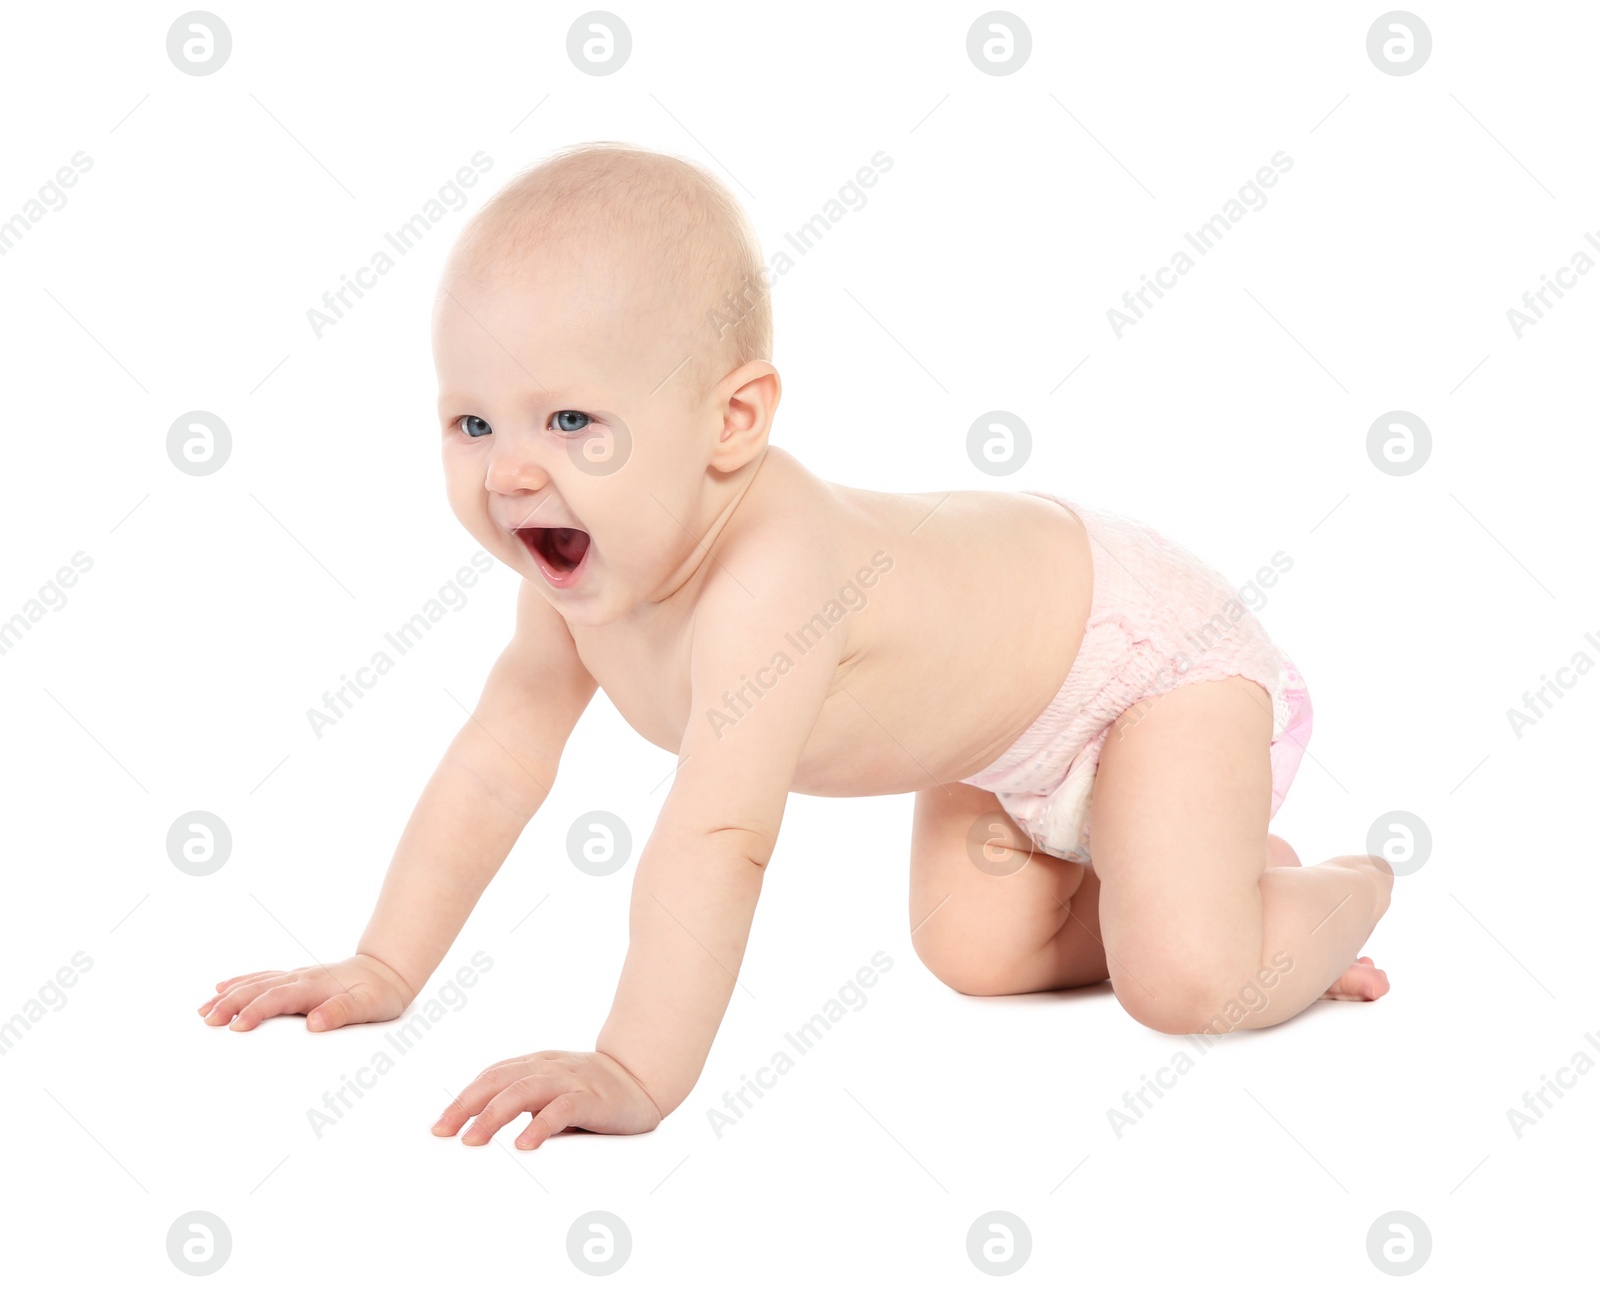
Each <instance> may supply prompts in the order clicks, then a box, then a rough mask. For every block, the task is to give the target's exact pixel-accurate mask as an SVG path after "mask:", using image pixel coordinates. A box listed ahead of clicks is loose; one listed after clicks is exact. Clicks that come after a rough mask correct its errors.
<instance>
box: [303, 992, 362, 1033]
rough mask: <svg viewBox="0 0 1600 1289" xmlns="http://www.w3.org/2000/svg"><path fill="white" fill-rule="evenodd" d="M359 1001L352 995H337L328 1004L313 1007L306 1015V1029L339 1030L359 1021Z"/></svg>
mask: <svg viewBox="0 0 1600 1289" xmlns="http://www.w3.org/2000/svg"><path fill="white" fill-rule="evenodd" d="M357 1010H358V1008H357V999H356V996H355V995H354V994H352V993H342V994H335V995H334V996H333V997H332V998H330V999H328V1001H327V1002H325V1003H321V1004H319V1005H318V1006H316V1007H313V1008H312V1009H311V1010H310V1012H308V1013H307V1014H306V1028H307V1029H311V1030H323V1029H338V1028H339V1027H340V1026H342V1025H348V1024H349V1023H350V1022H351V1021H353V1020H355V1019H357V1016H356V1012H357Z"/></svg>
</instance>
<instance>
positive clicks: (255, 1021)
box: [228, 980, 328, 1033]
mask: <svg viewBox="0 0 1600 1289" xmlns="http://www.w3.org/2000/svg"><path fill="white" fill-rule="evenodd" d="M327 996H328V990H327V986H325V985H323V984H321V983H319V982H317V981H314V980H286V981H284V982H283V983H282V984H281V985H274V986H273V987H272V988H271V989H267V990H264V991H262V992H261V993H259V994H257V995H256V996H255V998H253V999H252V1000H251V1001H250V1002H248V1003H246V1004H245V1006H244V1007H243V1008H241V1009H240V1011H239V1014H238V1015H237V1016H235V1017H234V1018H233V1024H231V1025H229V1026H228V1028H229V1029H235V1030H238V1031H239V1032H240V1033H243V1032H245V1031H246V1030H252V1029H254V1028H255V1027H256V1026H257V1025H259V1024H260V1023H261V1022H262V1021H264V1020H266V1019H267V1017H269V1016H285V1015H288V1016H293V1015H297V1014H300V1013H303V1012H306V1011H308V1010H310V1009H311V1008H313V1007H315V1006H316V1005H317V1004H318V1003H320V1002H321V1001H322V1000H323V999H325V998H326V997H327Z"/></svg>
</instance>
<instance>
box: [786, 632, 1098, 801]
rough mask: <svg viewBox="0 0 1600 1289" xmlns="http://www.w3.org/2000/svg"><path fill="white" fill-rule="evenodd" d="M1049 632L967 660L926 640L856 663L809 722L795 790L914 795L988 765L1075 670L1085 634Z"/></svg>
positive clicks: (825, 793) (818, 793) (995, 647)
mask: <svg viewBox="0 0 1600 1289" xmlns="http://www.w3.org/2000/svg"><path fill="white" fill-rule="evenodd" d="M1051 634H1053V636H1054V638H1053V639H1050V640H1039V639H1035V640H1033V641H1030V642H1028V647H1027V648H1023V647H1021V642H1017V647H1014V648H1005V647H1000V646H999V642H995V644H994V645H993V646H991V648H989V649H988V650H986V651H983V652H981V653H978V654H976V655H975V656H971V657H966V658H962V657H959V656H955V655H953V654H952V653H951V652H950V651H949V650H948V649H946V648H940V647H938V645H937V644H936V643H933V642H929V643H928V644H927V645H926V646H925V647H924V648H923V649H922V650H921V651H920V652H919V653H918V654H916V655H915V656H911V657H905V656H902V657H900V658H897V659H895V660H894V661H890V660H889V659H888V658H887V657H885V658H884V659H882V660H881V661H879V660H874V661H873V662H869V663H863V664H861V665H860V666H858V667H856V668H854V669H853V670H850V671H849V672H848V674H846V675H844V676H843V678H842V681H841V683H839V684H837V685H836V686H835V688H834V691H833V692H832V693H831V694H830V695H829V696H828V699H827V702H826V703H824V705H823V709H822V712H821V714H820V715H819V716H818V718H817V723H816V725H815V726H814V727H813V728H812V731H811V737H810V738H809V739H808V740H807V742H806V746H805V749H804V751H803V752H802V754H801V757H800V761H799V764H798V766H797V767H796V771H795V781H794V785H793V787H794V791H796V792H804V793H808V794H810V795H813V796H867V795H884V794H890V793H898V792H918V791H921V790H922V789H924V788H931V787H936V786H938V785H940V784H945V783H955V782H958V781H959V780H960V779H962V778H963V777H964V776H966V775H968V774H972V773H975V772H976V771H978V770H980V769H982V768H983V767H984V766H986V765H988V764H990V763H991V762H992V761H993V760H994V759H995V758H996V757H997V756H999V755H1000V753H1001V752H1003V751H1004V750H1005V749H1006V748H1007V747H1009V746H1010V745H1011V743H1012V742H1013V741H1015V739H1016V738H1017V736H1018V735H1019V734H1021V733H1022V731H1023V730H1025V729H1027V728H1028V726H1029V725H1030V724H1031V723H1032V722H1033V720H1034V719H1035V718H1036V717H1037V716H1038V715H1039V713H1040V712H1042V711H1043V710H1044V709H1045V708H1046V707H1047V706H1048V705H1049V702H1050V700H1051V698H1052V697H1053V696H1054V695H1055V693H1056V691H1057V690H1058V689H1059V687H1060V685H1061V682H1062V680H1063V678H1064V677H1065V675H1066V673H1067V671H1069V670H1070V668H1071V666H1072V660H1073V656H1074V654H1075V652H1076V646H1077V643H1078V641H1077V638H1076V636H1077V635H1078V634H1081V633H1074V632H1073V631H1072V630H1070V629H1069V628H1066V627H1063V628H1062V629H1061V630H1060V631H1059V632H1057V633H1051ZM1051 646H1053V648H1051Z"/></svg>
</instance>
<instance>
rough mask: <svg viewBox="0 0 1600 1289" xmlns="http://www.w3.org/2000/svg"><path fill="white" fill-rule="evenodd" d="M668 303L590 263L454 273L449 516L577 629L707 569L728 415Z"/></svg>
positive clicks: (442, 328)
mask: <svg viewBox="0 0 1600 1289" xmlns="http://www.w3.org/2000/svg"><path fill="white" fill-rule="evenodd" d="M663 294H664V293H663V292H660V291H658V290H657V287H656V284H655V283H654V282H653V281H652V280H651V277H650V274H649V273H648V271H647V269H645V268H642V267H641V268H638V269H631V268H628V267H624V266H620V265H619V264H617V263H616V262H615V261H614V260H610V261H603V260H601V259H600V258H598V257H594V256H588V255H585V254H584V253H582V252H566V253H564V254H562V255H552V256H548V257H542V258H541V259H540V260H539V261H538V262H534V263H523V264H520V265H518V266H517V267H516V268H515V269H514V270H511V269H500V270H495V271H493V272H490V273H488V274H486V275H483V276H475V277H472V278H467V277H463V276H462V275H460V274H459V273H456V272H448V273H447V276H446V278H445V281H444V283H443V287H442V289H441V290H440V292H439V297H438V303H437V306H436V309H435V312H434V327H433V348H434V365H435V367H436V368H437V371H438V376H439V391H440V398H439V418H440V423H441V428H442V430H443V434H444V444H443V456H444V468H445V478H446V486H447V488H448V491H449V496H450V508H451V509H452V510H453V511H454V512H455V515H456V517H457V518H458V519H459V520H460V521H461V522H462V524H463V525H465V527H466V528H467V530H468V531H469V532H470V533H471V534H472V535H473V537H475V538H476V539H477V540H478V542H479V543H480V544H481V545H482V546H483V548H484V549H485V550H487V551H488V552H489V553H490V554H492V555H494V556H496V557H497V558H498V559H500V560H502V561H503V562H505V563H506V564H508V565H510V566H511V567H512V568H514V569H516V570H517V571H518V572H519V573H521V574H522V575H523V576H524V577H526V578H527V579H528V580H529V581H531V582H533V583H534V585H536V586H537V587H538V588H539V589H540V591H541V592H542V593H543V594H544V595H545V597H546V598H547V599H548V600H549V601H550V602H551V603H552V604H553V605H555V607H556V608H557V609H558V610H559V611H560V612H561V614H562V615H563V616H564V617H565V618H566V619H567V621H568V622H570V623H572V624H574V625H581V626H599V625H602V624H604V623H606V622H610V621H612V620H614V619H616V618H617V617H619V616H621V615H623V614H625V613H627V612H628V611H629V610H631V609H633V608H634V607H636V606H638V605H640V604H642V603H645V602H648V601H652V600H659V599H661V598H662V597H664V596H665V595H667V594H668V593H670V592H671V591H673V590H675V589H676V588H677V587H678V586H679V585H681V584H682V582H683V581H684V580H685V579H686V578H687V577H688V576H689V575H690V574H691V573H692V572H693V570H694V568H695V567H696V565H697V564H698V562H699V559H700V558H701V553H702V551H701V548H700V547H699V546H698V545H697V542H696V538H697V537H699V536H701V535H703V530H704V524H705V521H704V520H703V519H702V515H701V507H702V503H703V501H704V497H705V487H704V485H705V483H706V471H707V468H708V462H709V458H710V455H711V452H712V449H713V448H714V447H715V444H716V441H717V437H718V433H719V430H720V420H719V418H718V416H717V414H716V409H715V406H714V404H713V402H712V401H711V400H710V399H709V398H697V397H696V395H695V391H693V390H692V389H691V387H690V386H691V382H690V379H689V373H690V371H691V370H692V365H690V364H686V363H685V360H686V359H687V358H688V356H689V349H688V346H689V344H690V342H691V330H690V329H691V328H692V325H693V324H692V320H691V321H690V322H688V323H687V324H686V322H685V319H684V317H683V316H682V315H683V311H682V309H681V307H678V308H675V307H674V302H673V301H671V300H663V299H662V298H661V296H662V295H663ZM708 325H709V324H708ZM669 337H672V338H671V339H669Z"/></svg>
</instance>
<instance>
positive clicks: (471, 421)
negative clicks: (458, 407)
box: [461, 416, 490, 439]
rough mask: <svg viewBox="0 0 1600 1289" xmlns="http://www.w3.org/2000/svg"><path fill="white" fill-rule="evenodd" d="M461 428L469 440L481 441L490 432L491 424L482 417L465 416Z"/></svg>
mask: <svg viewBox="0 0 1600 1289" xmlns="http://www.w3.org/2000/svg"><path fill="white" fill-rule="evenodd" d="M461 428H462V429H463V430H465V431H466V433H467V437H468V438H469V439H481V438H482V437H483V436H484V435H485V434H488V433H489V432H490V427H489V422H488V421H486V420H484V419H483V417H481V416H463V417H462V418H461Z"/></svg>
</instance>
